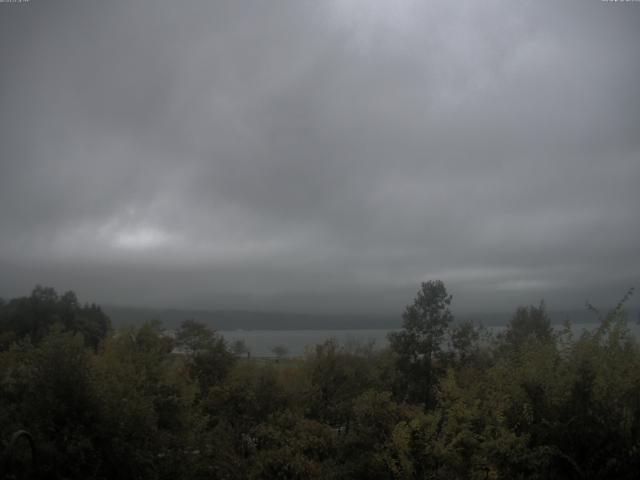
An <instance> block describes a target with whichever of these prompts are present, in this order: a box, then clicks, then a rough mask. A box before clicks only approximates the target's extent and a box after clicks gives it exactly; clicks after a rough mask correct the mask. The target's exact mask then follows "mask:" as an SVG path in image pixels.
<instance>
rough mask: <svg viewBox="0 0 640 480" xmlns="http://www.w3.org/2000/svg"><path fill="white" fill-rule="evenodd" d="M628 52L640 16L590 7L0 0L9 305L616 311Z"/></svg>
mask: <svg viewBox="0 0 640 480" xmlns="http://www.w3.org/2000/svg"><path fill="white" fill-rule="evenodd" d="M639 44H640V4H634V3H624V4H618V3H609V2H600V1H596V0H594V1H567V2H553V1H548V2H540V1H525V2H517V4H516V3H514V2H509V1H506V0H502V1H500V0H491V1H489V2H475V1H471V0H462V1H459V2H448V1H434V2H419V1H412V0H399V1H395V2H371V1H366V0H345V1H338V0H334V1H326V2H316V1H298V0H296V1H278V2H263V1H242V2H240V1H237V0H234V1H221V2H204V1H189V2H175V1H173V2H169V1H165V0H159V1H153V2H151V1H146V2H144V1H141V2H126V3H121V4H113V3H112V2H97V1H95V2H94V1H60V2H42V1H38V0H32V1H31V2H29V3H28V4H3V5H0V62H1V65H2V67H3V68H2V75H0V203H1V205H2V217H1V220H0V269H1V270H2V271H3V274H2V275H1V276H0V296H13V295H19V294H24V293H26V291H28V290H29V289H30V288H31V287H32V286H33V285H34V284H35V283H44V284H51V285H53V286H55V287H56V288H58V289H60V290H64V289H73V290H75V291H77V292H78V294H79V295H80V296H81V298H83V299H84V298H86V299H90V300H96V301H99V302H104V303H115V304H138V305H157V306H181V307H185V306H194V307H198V308H202V307H206V308H238V309H266V310H287V311H308V312H341V311H345V312H359V313H373V312H399V310H400V309H401V308H402V306H403V305H404V304H406V303H407V302H408V301H410V300H411V298H412V297H413V294H414V293H415V291H416V290H417V288H418V284H419V282H420V281H424V280H428V279H433V278H439V279H442V280H444V281H445V282H446V283H447V286H448V288H449V290H450V291H451V292H452V293H453V294H454V297H455V299H454V302H458V305H459V306H460V308H463V309H464V308H468V309H473V308H477V309H480V310H485V311H486V310H504V309H506V310H509V309H512V308H514V307H515V306H516V305H517V304H519V303H536V302H537V301H539V299H540V298H545V299H547V301H548V303H549V304H550V305H551V306H554V307H557V308H568V307H578V308H579V307H580V306H582V305H583V304H584V301H585V299H590V300H592V301H594V302H611V303H613V302H615V301H617V299H618V298H619V297H620V296H621V295H622V294H623V293H624V291H626V289H627V288H628V287H630V286H632V285H636V284H637V281H638V278H639V272H640V253H639V251H638V248H639V245H640V222H639V221H638V220H639V217H638V213H637V211H638V205H640V188H639V184H640V55H638V45H639ZM638 286H640V285H638ZM636 303H637V302H636Z"/></svg>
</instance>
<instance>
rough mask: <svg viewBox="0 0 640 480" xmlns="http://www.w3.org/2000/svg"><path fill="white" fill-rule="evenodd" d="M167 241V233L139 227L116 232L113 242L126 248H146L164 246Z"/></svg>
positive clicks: (119, 246)
mask: <svg viewBox="0 0 640 480" xmlns="http://www.w3.org/2000/svg"><path fill="white" fill-rule="evenodd" d="M168 243H169V234H167V233H166V232H163V231H162V230H158V229H155V228H151V227H139V228H135V229H131V230H124V231H121V232H118V233H116V235H115V237H114V241H113V244H114V245H115V246H116V247H118V248H123V249H127V250H147V249H150V248H157V247H161V246H165V245H167V244H168Z"/></svg>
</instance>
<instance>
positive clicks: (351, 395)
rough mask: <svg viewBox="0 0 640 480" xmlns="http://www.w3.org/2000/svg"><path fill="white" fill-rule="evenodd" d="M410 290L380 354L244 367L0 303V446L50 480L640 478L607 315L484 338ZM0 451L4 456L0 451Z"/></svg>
mask: <svg viewBox="0 0 640 480" xmlns="http://www.w3.org/2000/svg"><path fill="white" fill-rule="evenodd" d="M451 301H452V298H451V296H450V295H449V294H448V293H447V291H446V288H445V286H444V284H442V282H428V283H425V284H423V285H422V286H421V289H420V290H419V292H418V295H417V297H416V299H415V301H414V302H413V303H412V304H411V305H409V306H408V307H407V308H406V310H405V313H404V316H403V318H404V328H403V330H402V331H400V332H397V333H395V334H393V335H391V336H390V348H388V349H385V350H375V349H373V348H372V347H371V346H367V345H359V346H357V345H356V346H353V345H351V346H340V345H338V344H337V343H336V342H334V341H331V340H329V341H327V342H325V343H324V344H322V345H317V346H316V347H315V348H314V349H310V350H309V351H308V353H307V354H306V355H305V356H304V357H302V358H295V359H290V358H289V359H287V358H279V359H278V361H277V362H276V361H272V360H271V361H269V360H265V359H251V358H246V357H245V356H244V352H245V349H244V348H241V347H240V346H237V347H236V348H235V349H233V350H234V351H233V352H232V349H231V348H230V347H229V346H227V344H226V342H225V341H224V339H223V338H222V337H221V336H220V335H218V334H217V333H216V332H214V331H212V330H211V329H210V328H208V327H206V326H204V325H202V324H199V323H197V322H194V321H185V322H183V324H182V326H181V327H180V328H179V329H178V330H177V331H176V332H175V335H171V336H169V335H167V334H165V333H163V332H162V330H161V329H160V328H159V325H157V324H153V323H150V324H145V325H143V326H141V327H136V328H128V329H122V330H118V331H116V332H111V330H110V329H109V323H108V319H106V317H104V315H102V314H101V311H100V309H99V308H97V307H95V306H85V307H82V306H80V305H79V304H78V301H77V299H76V298H75V295H73V294H72V293H67V294H65V295H62V296H58V295H57V294H56V293H55V291H53V290H52V289H43V288H41V287H38V288H36V289H35V290H34V292H33V294H32V295H31V296H30V297H27V298H21V299H15V300H11V301H9V302H7V303H1V302H0V328H1V329H2V330H1V332H0V334H1V335H0V338H1V341H0V435H1V437H2V441H3V442H6V441H8V439H9V437H10V436H11V434H12V433H13V432H15V431H17V430H21V429H24V430H27V431H29V432H30V433H31V434H32V436H33V438H34V441H35V444H36V446H37V449H38V452H37V453H38V458H37V462H38V467H37V469H38V474H39V475H40V476H41V478H54V479H108V478H109V479H110V478H121V479H180V478H184V479H199V478H202V479H205V478H211V479H499V478H504V479H513V478H515V479H518V478H534V479H535V478H559V479H605V478H622V479H624V478H629V479H630V478H636V477H637V472H638V471H640V346H639V345H638V343H637V342H636V340H635V338H633V336H631V334H630V333H629V330H628V328H627V326H626V321H625V316H624V314H623V311H622V308H621V305H619V306H618V307H616V308H615V309H614V310H613V311H612V312H610V313H609V314H607V315H602V316H601V319H600V320H601V321H600V324H599V327H598V328H596V329H594V330H590V331H586V332H584V333H583V334H581V335H579V336H574V335H573V334H572V333H571V332H572V331H571V329H570V328H568V327H567V328H565V329H564V330H562V331H555V330H554V329H552V328H551V326H550V324H549V319H548V317H547V315H546V312H545V307H544V304H541V305H540V306H538V307H521V308H518V309H517V311H516V313H515V315H514V316H513V318H512V321H511V322H510V324H509V325H508V326H507V329H506V330H505V331H504V333H503V334H501V335H499V336H498V337H497V338H488V337H487V335H485V334H484V333H486V332H482V330H481V329H479V328H478V327H477V326H475V325H473V324H470V323H462V324H461V323H456V322H455V320H454V319H453V316H452V314H451V312H450V311H449V305H450V303H451ZM0 447H4V445H0Z"/></svg>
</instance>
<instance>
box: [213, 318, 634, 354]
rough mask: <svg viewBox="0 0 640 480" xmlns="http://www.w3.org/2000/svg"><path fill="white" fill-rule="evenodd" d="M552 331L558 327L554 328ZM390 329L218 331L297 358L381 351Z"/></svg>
mask: <svg viewBox="0 0 640 480" xmlns="http://www.w3.org/2000/svg"><path fill="white" fill-rule="evenodd" d="M596 326H597V324H596V323H579V324H575V325H573V327H572V330H573V331H574V335H576V336H577V335H579V334H580V333H581V332H582V331H584V330H586V329H592V328H595V327H596ZM504 328H505V327H487V330H489V332H491V333H493V334H497V333H499V332H500V331H501V330H504ZM554 328H562V326H560V325H556V326H555V327H554ZM629 329H630V330H631V331H632V332H633V333H634V334H635V335H636V338H640V326H639V325H638V324H637V323H631V322H630V323H629ZM392 331H393V330H388V329H380V330H373V329H371V330H227V331H220V332H219V333H221V334H222V335H223V336H224V338H225V339H226V340H227V342H229V343H232V342H234V341H236V340H244V342H245V344H246V345H247V347H248V348H249V350H250V351H251V355H253V356H256V357H272V356H274V353H273V351H272V349H273V347H275V346H277V345H280V346H283V347H284V348H285V349H286V350H287V356H298V355H302V354H303V353H304V352H305V349H307V348H309V347H313V346H314V345H318V344H321V343H323V342H324V341H326V340H328V339H330V338H333V339H335V340H337V341H338V343H339V344H340V345H347V344H350V343H360V344H367V343H369V342H374V346H375V347H376V348H385V347H387V346H388V345H389V342H388V340H387V334H388V333H389V332H392Z"/></svg>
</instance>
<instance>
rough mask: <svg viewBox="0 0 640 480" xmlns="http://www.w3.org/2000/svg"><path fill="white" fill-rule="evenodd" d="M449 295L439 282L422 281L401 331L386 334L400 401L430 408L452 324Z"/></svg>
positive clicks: (405, 312) (407, 310) (450, 297)
mask: <svg viewBox="0 0 640 480" xmlns="http://www.w3.org/2000/svg"><path fill="white" fill-rule="evenodd" d="M451 299H452V296H451V295H449V293H447V289H446V287H445V285H444V283H443V282H442V281H440V280H432V281H429V282H423V283H422V285H421V287H420V290H418V293H417V295H416V298H415V299H414V301H413V303H412V304H411V305H408V306H407V307H406V308H405V311H404V313H403V315H402V318H403V329H402V330H401V331H400V332H392V333H390V334H389V342H390V343H391V349H392V350H393V351H394V352H395V353H396V355H397V368H398V370H399V371H400V373H401V376H400V379H401V382H400V385H398V392H397V393H399V395H400V396H401V397H402V399H403V400H409V401H413V402H420V403H424V405H425V406H426V407H427V408H429V407H432V406H433V403H434V399H435V397H434V395H433V389H434V386H435V384H436V381H437V371H438V370H440V367H441V366H442V365H441V364H440V362H439V360H441V358H440V357H441V353H442V344H443V342H444V339H445V334H446V333H447V329H448V328H449V326H450V324H451V322H452V321H453V315H452V314H451V311H450V310H449V305H451Z"/></svg>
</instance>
